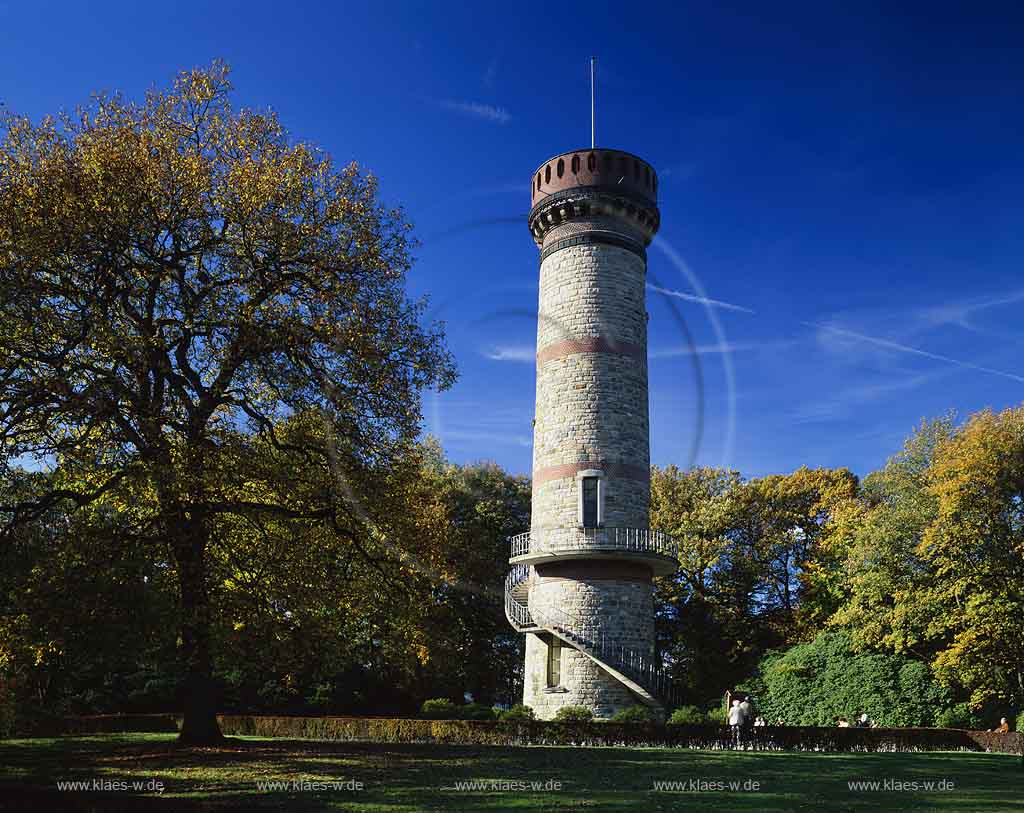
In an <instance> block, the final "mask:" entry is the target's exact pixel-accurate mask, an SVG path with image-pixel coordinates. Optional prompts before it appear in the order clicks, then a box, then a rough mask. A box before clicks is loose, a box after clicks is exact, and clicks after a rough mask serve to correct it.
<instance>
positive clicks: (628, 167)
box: [530, 147, 658, 207]
mask: <svg viewBox="0 0 1024 813" xmlns="http://www.w3.org/2000/svg"><path fill="white" fill-rule="evenodd" d="M577 187H590V188H601V189H608V190H609V191H612V190H614V191H615V192H618V193H620V194H621V193H625V194H627V195H631V196H635V197H638V198H642V199H643V200H645V201H646V202H648V203H650V204H651V205H653V206H656V205H657V202H658V176H657V174H656V173H655V171H654V168H653V167H652V166H651V165H650V164H648V163H647V162H646V161H644V160H643V159H642V158H638V157H637V156H635V155H633V154H632V153H628V152H623V151H622V150H606V149H601V148H600V147H598V148H595V149H586V150H574V151H572V152H563V153H562V154H561V155H556V156H555V157H554V158H551V159H549V160H547V161H545V162H544V163H543V164H541V165H540V166H539V167H538V168H537V170H536V172H534V173H533V182H532V184H531V186H530V190H531V191H530V206H531V207H533V206H536V205H537V204H538V203H541V202H542V201H543V200H544V198H546V197H548V196H549V195H554V194H556V193H558V192H564V191H566V190H569V189H575V188H577Z"/></svg>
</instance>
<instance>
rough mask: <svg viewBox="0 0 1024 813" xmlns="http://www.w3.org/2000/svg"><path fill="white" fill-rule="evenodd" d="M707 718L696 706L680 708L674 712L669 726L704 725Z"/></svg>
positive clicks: (668, 721) (669, 720)
mask: <svg viewBox="0 0 1024 813" xmlns="http://www.w3.org/2000/svg"><path fill="white" fill-rule="evenodd" d="M706 721H707V718H706V717H705V715H704V712H702V711H701V710H700V709H699V708H697V707H696V706H680V707H679V708H677V709H676V710H675V711H673V712H672V714H671V716H670V717H669V718H668V720H667V721H666V724H667V725H703V724H704V723H705V722H706Z"/></svg>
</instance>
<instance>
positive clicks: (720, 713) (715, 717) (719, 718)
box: [704, 706, 728, 725]
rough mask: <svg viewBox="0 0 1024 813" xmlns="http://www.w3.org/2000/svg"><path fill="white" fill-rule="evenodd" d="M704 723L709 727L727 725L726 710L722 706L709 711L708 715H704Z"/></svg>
mask: <svg viewBox="0 0 1024 813" xmlns="http://www.w3.org/2000/svg"><path fill="white" fill-rule="evenodd" d="M704 722H706V723H707V724H708V725H725V724H726V723H727V722H728V719H727V717H726V713H725V709H723V708H722V707H721V706H715V707H714V708H710V709H708V713H707V714H706V715H704Z"/></svg>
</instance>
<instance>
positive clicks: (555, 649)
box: [548, 636, 562, 688]
mask: <svg viewBox="0 0 1024 813" xmlns="http://www.w3.org/2000/svg"><path fill="white" fill-rule="evenodd" d="M561 684H562V642H561V641H559V640H558V639H557V638H555V637H554V636H552V637H551V640H550V641H548V686H549V687H551V688H555V687H557V686H560V685H561Z"/></svg>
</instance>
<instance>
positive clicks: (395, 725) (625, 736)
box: [26, 714, 1024, 754]
mask: <svg viewBox="0 0 1024 813" xmlns="http://www.w3.org/2000/svg"><path fill="white" fill-rule="evenodd" d="M179 720H180V717H179V716H178V715H175V714H106V715H94V716H88V717H65V718H62V719H60V720H53V721H47V724H46V725H45V727H38V728H37V729H36V730H33V731H32V732H31V736H56V735H60V734H105V733H123V732H152V733H176V732H177V731H178V728H179ZM217 720H218V722H219V723H220V727H221V730H222V731H223V732H224V734H226V735H229V736H231V735H235V736H239V735H248V736H257V737H282V738H288V739H310V740H336V741H340V742H382V743H444V744H449V745H504V746H521V745H587V746H642V747H648V748H701V749H709V750H728V749H731V748H732V747H733V743H732V732H731V731H730V729H729V727H728V726H709V725H668V726H666V725H661V724H657V723H643V724H640V723H612V722H590V723H582V722H545V721H540V720H499V721H493V720H490V721H484V720H414V719H407V718H391V717H284V716H269V715H243V714H226V715H220V716H218V718H217ZM26 733H28V732H26ZM743 747H744V748H746V749H750V750H757V751H781V750H787V751H864V752H884V751H893V752H911V751H992V752H996V753H1003V754H1021V753H1024V734H1021V733H1014V732H1011V733H1009V734H999V733H996V732H992V731H966V730H958V729H946V728H838V727H836V728H816V727H798V726H780V727H775V726H765V727H758V728H749V729H747V730H746V731H745V732H744V737H743Z"/></svg>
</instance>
